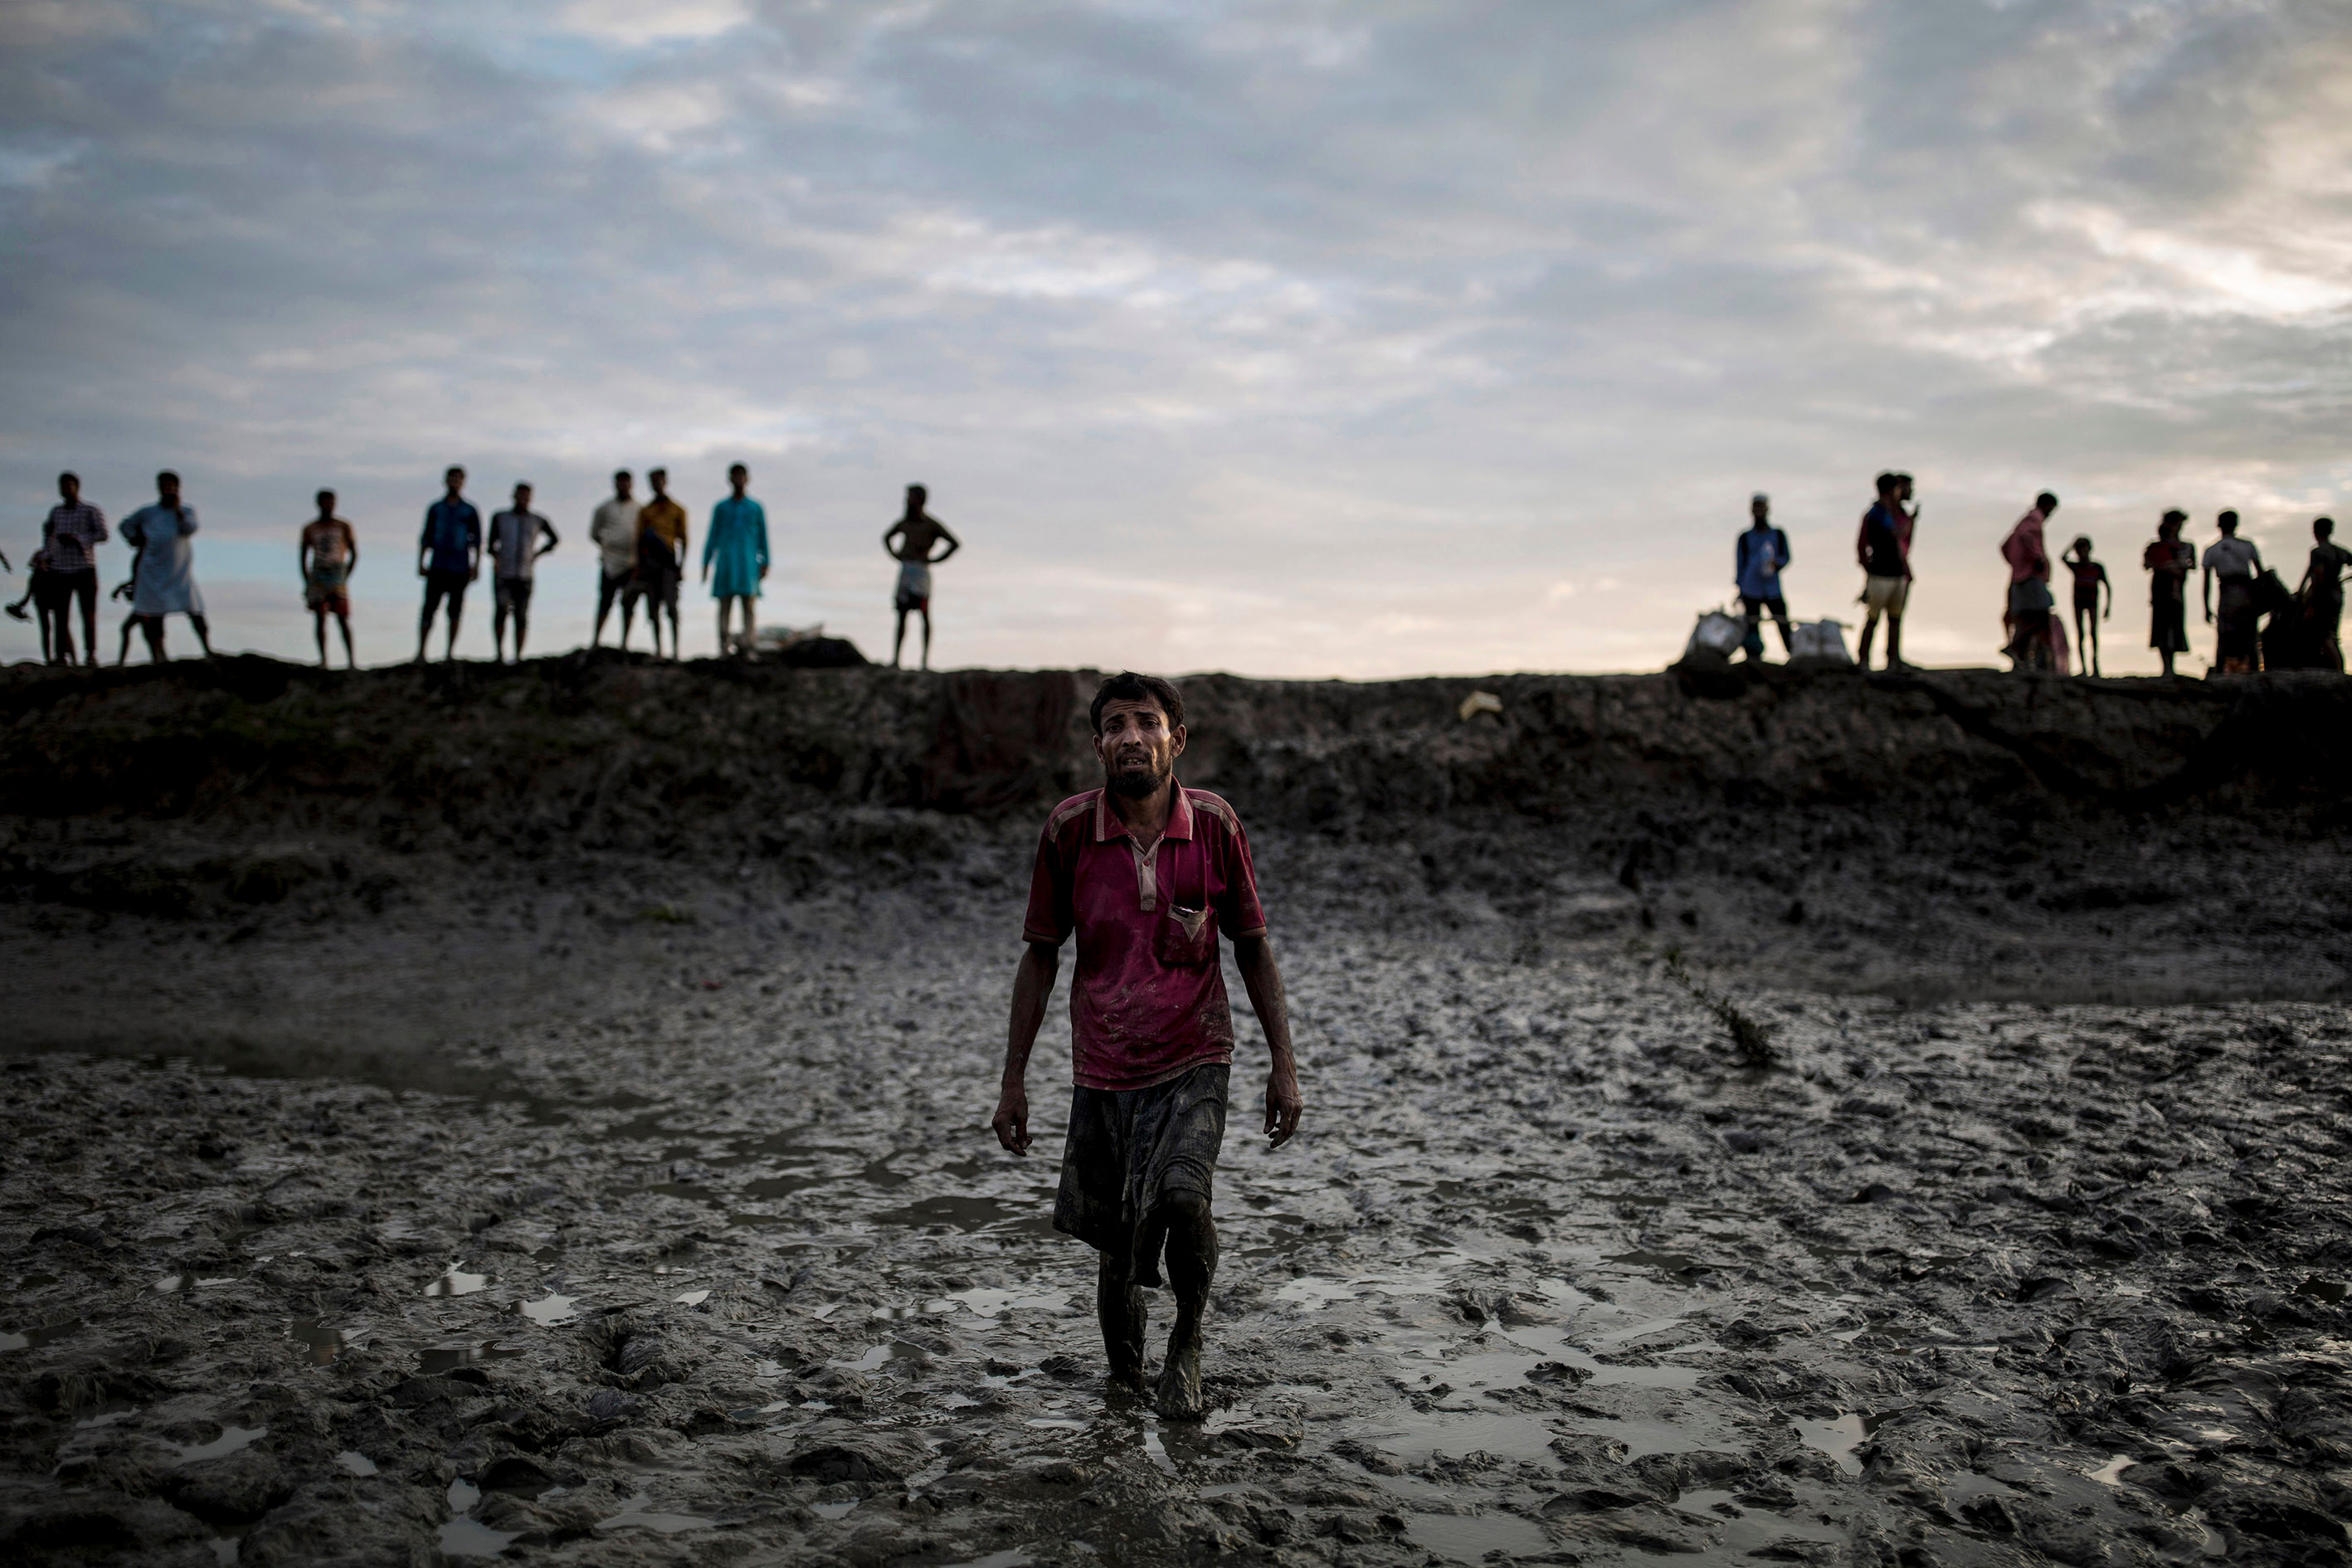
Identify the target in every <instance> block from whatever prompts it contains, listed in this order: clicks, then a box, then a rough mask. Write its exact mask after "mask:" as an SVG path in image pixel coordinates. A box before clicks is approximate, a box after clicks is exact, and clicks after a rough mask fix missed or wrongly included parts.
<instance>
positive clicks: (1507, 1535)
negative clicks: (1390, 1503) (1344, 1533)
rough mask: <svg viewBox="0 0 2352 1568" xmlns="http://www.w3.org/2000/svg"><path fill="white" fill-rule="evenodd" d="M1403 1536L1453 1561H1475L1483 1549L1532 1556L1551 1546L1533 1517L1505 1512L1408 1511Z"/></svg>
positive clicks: (1479, 1559) (1484, 1551)
mask: <svg viewBox="0 0 2352 1568" xmlns="http://www.w3.org/2000/svg"><path fill="white" fill-rule="evenodd" d="M1404 1534H1405V1539H1406V1540H1408V1541H1410V1542H1412V1543H1413V1544H1414V1545H1415V1546H1419V1547H1422V1548H1423V1549H1424V1550H1426V1551H1430V1552H1436V1553H1437V1554H1438V1555H1439V1556H1440V1557H1447V1558H1451V1559H1453V1560H1454V1562H1456V1563H1477V1562H1482V1561H1484V1560H1486V1555H1487V1553H1489V1552H1502V1553H1504V1554H1506V1555H1507V1556H1509V1557H1534V1556H1537V1555H1539V1554H1541V1553H1543V1552H1549V1551H1550V1550H1551V1538H1550V1537H1549V1536H1547V1535H1546V1534H1544V1532H1543V1527H1542V1526H1541V1525H1539V1524H1538V1523H1536V1522H1535V1521H1533V1520H1528V1519H1520V1518H1518V1517H1517V1516H1516V1515H1513V1514H1507V1513H1473V1514H1464V1513H1412V1514H1407V1515H1406V1516H1405V1529H1404Z"/></svg>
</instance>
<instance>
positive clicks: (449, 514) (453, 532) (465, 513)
mask: <svg viewBox="0 0 2352 1568" xmlns="http://www.w3.org/2000/svg"><path fill="white" fill-rule="evenodd" d="M441 479H442V483H443V484H444V485H446V487H447V488H448V489H447V493H446V494H445V495H444V496H442V498H441V499H440V500H436V501H435V502H434V503H433V504H432V505H431V506H429V507H426V508H425V532H424V534H423V535H422V536H421V537H420V538H419V539H418V540H417V542H416V574H417V575H418V576H420V577H422V578H424V579H425V614H424V615H422V616H419V617H418V618H417V622H416V661H417V662H418V663H419V664H422V663H424V662H425V642H426V640H427V639H428V638H430V637H432V635H433V614H434V612H435V611H436V610H438V609H439V608H440V607H441V602H442V601H443V600H445V599H446V600H447V601H448V603H449V639H448V642H447V644H446V647H445V648H444V651H443V654H442V657H443V658H457V619H458V617H459V616H461V615H463V614H464V613H465V609H466V588H467V584H470V583H472V582H473V580H474V579H475V578H477V577H478V576H480V575H481V574H482V514H481V513H480V512H478V511H476V510H474V503H473V502H471V501H469V500H467V499H466V497H465V493H464V492H465V489H466V470H465V469H463V468H451V469H450V470H449V471H448V472H447V473H446V474H444V475H442V476H441Z"/></svg>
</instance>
